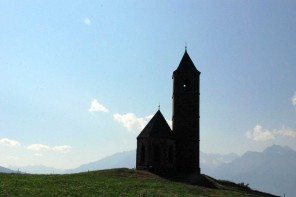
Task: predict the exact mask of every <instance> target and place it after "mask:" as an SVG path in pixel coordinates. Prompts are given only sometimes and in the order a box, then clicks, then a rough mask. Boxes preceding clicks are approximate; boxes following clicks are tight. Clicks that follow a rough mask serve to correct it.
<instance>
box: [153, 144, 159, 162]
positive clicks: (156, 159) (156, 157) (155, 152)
mask: <svg viewBox="0 0 296 197" xmlns="http://www.w3.org/2000/svg"><path fill="white" fill-rule="evenodd" d="M153 161H154V162H160V149H159V146H158V145H156V146H154V148H153Z"/></svg>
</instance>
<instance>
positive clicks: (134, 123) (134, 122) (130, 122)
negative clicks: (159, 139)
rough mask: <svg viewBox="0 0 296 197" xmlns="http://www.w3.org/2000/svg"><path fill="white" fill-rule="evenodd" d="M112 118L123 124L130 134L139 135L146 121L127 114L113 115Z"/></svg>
mask: <svg viewBox="0 0 296 197" xmlns="http://www.w3.org/2000/svg"><path fill="white" fill-rule="evenodd" d="M113 118H114V119H115V120H116V121H117V122H120V123H122V124H123V126H124V127H125V128H127V130H128V131H129V132H130V133H139V132H140V131H141V130H142V129H143V128H144V127H145V125H146V124H147V120H146V119H144V118H138V117H137V116H136V115H135V114H133V113H127V114H123V115H121V114H113Z"/></svg>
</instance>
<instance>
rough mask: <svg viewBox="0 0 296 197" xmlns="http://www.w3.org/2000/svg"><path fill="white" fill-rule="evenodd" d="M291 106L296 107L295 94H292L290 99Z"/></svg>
mask: <svg viewBox="0 0 296 197" xmlns="http://www.w3.org/2000/svg"><path fill="white" fill-rule="evenodd" d="M291 100H292V104H293V105H294V106H295V107H296V92H295V93H294V96H293V97H292V99H291Z"/></svg>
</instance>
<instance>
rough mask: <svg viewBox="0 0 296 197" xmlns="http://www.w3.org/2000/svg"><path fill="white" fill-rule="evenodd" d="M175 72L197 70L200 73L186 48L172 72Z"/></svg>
mask: <svg viewBox="0 0 296 197" xmlns="http://www.w3.org/2000/svg"><path fill="white" fill-rule="evenodd" d="M177 72H197V73H198V74H199V73H200V72H199V71H198V70H197V69H196V67H195V65H194V63H193V62H192V60H191V58H190V57H189V55H188V53H187V50H186V49H185V53H184V55H183V57H182V60H181V62H180V64H179V66H178V68H177V69H176V70H175V71H174V74H175V73H177Z"/></svg>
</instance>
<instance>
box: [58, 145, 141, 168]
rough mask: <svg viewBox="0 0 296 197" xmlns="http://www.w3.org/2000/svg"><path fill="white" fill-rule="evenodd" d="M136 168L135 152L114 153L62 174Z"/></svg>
mask: <svg viewBox="0 0 296 197" xmlns="http://www.w3.org/2000/svg"><path fill="white" fill-rule="evenodd" d="M134 167H136V150H131V151H125V152H119V153H115V154H113V155H111V156H108V157H105V158H103V159H100V160H98V161H95V162H91V163H87V164H83V165H81V166H79V167H78V168H75V169H70V170H67V171H65V172H64V173H78V172H86V171H93V170H102V169H111V168H134Z"/></svg>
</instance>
